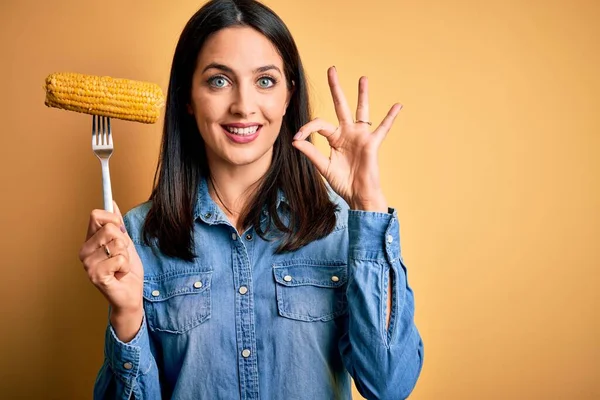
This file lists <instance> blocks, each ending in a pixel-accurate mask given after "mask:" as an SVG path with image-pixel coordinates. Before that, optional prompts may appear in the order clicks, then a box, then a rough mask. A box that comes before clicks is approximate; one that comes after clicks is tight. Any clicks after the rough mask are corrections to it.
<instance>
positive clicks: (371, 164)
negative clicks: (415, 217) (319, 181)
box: [293, 67, 402, 212]
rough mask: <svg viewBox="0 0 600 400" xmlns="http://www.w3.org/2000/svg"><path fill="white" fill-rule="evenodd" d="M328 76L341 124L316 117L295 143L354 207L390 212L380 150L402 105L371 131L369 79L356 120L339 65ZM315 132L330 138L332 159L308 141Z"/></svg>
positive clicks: (360, 85)
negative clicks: (381, 172)
mask: <svg viewBox="0 0 600 400" xmlns="http://www.w3.org/2000/svg"><path fill="white" fill-rule="evenodd" d="M327 76H328V80H329V88H330V89H331V95H332V97H333V103H334V106H335V113H336V115H337V117H338V120H339V126H338V127H335V126H334V125H333V124H331V123H329V122H327V121H323V120H321V119H319V118H317V119H314V120H312V121H310V122H309V123H307V124H306V125H304V126H303V127H302V128H300V131H298V133H297V134H296V136H294V142H293V145H294V147H296V148H297V149H298V150H300V151H301V152H302V153H304V154H305V155H306V157H308V159H309V160H311V161H312V163H313V164H314V165H315V166H316V167H317V169H318V170H319V172H320V173H321V174H322V175H323V176H324V177H325V179H327V181H328V182H329V184H330V185H331V187H332V188H333V190H335V191H336V193H337V194H339V195H340V196H341V197H342V198H344V200H345V201H346V202H347V203H348V205H349V206H350V208H351V209H354V210H365V211H378V212H388V208H387V202H386V200H385V197H384V195H383V192H382V190H381V185H380V182H379V166H378V162H377V152H378V150H379V146H380V145H381V143H382V142H383V139H384V138H385V136H386V134H387V133H388V132H389V130H390V129H391V127H392V124H393V123H394V120H395V119H396V116H397V115H398V113H399V112H400V109H401V108H402V106H401V105H400V104H394V105H393V106H392V108H391V109H390V111H389V112H388V114H387V116H386V117H385V118H384V119H383V121H382V122H381V124H380V125H379V126H378V127H377V129H375V130H374V131H373V132H371V126H370V123H369V94H368V93H369V88H368V81H367V78H366V77H364V76H363V77H362V78H360V80H359V81H358V106H357V108H356V120H353V119H352V114H351V112H350V107H349V106H348V102H347V101H346V97H345V96H344V92H343V91H342V88H341V86H340V84H339V81H338V76H337V71H336V69H335V67H331V68H329V70H328V71H327ZM312 132H318V133H319V134H321V135H322V136H324V137H325V138H326V139H327V142H328V143H329V146H330V147H331V153H330V155H329V158H327V157H325V156H324V155H323V154H321V153H320V152H319V150H317V148H316V147H315V146H314V145H313V144H312V143H310V142H308V141H306V140H305V139H306V138H307V137H308V136H309V135H310V134H311V133H312Z"/></svg>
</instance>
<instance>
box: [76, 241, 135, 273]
mask: <svg viewBox="0 0 600 400" xmlns="http://www.w3.org/2000/svg"><path fill="white" fill-rule="evenodd" d="M118 256H124V257H126V258H129V253H128V251H127V243H126V242H125V241H124V240H122V239H115V240H113V241H111V242H108V243H106V244H103V245H102V246H100V247H98V248H97V249H95V250H94V251H93V252H92V253H91V254H89V255H88V256H87V257H86V258H85V259H84V262H83V264H84V268H85V269H86V270H88V269H93V268H94V266H95V265H98V264H99V263H101V262H103V261H106V260H108V259H111V258H115V257H118Z"/></svg>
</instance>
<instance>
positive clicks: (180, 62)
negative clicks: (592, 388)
mask: <svg viewBox="0 0 600 400" xmlns="http://www.w3.org/2000/svg"><path fill="white" fill-rule="evenodd" d="M328 79H329V85H330V87H331V94H332V96H333V102H334V106H335V111H336V114H337V117H338V119H339V122H338V123H337V124H335V125H334V124H332V123H329V122H326V121H323V120H321V119H313V120H310V111H309V104H308V95H307V88H306V78H305V76H304V70H303V67H302V64H301V62H300V57H299V55H298V50H297V48H296V45H295V43H294V40H293V39H292V36H291V35H290V33H289V31H288V30H287V28H286V26H285V25H284V23H283V22H282V21H281V20H280V19H279V17H277V15H275V13H273V11H271V10H270V9H269V8H267V7H266V6H264V5H262V4H260V3H258V2H256V1H252V0H214V1H211V2H209V3H208V4H206V5H205V6H203V7H202V8H201V9H200V10H199V11H198V12H197V13H196V14H195V15H194V16H193V17H192V18H191V19H190V21H189V22H188V24H187V25H186V27H185V28H184V30H183V32H182V34H181V37H180V39H179V43H178V45H177V48H176V50H175V55H174V58H173V65H172V70H171V77H170V83H169V90H168V99H167V107H166V116H165V125H164V136H163V143H162V149H161V154H160V162H159V166H158V169H157V175H156V182H155V187H154V190H153V192H152V195H151V197H150V200H149V201H148V202H147V203H144V204H142V205H140V206H138V207H136V208H134V209H133V210H131V211H130V212H129V213H127V215H126V216H125V217H124V218H122V217H121V213H120V212H119V209H118V207H117V206H116V205H115V210H116V212H115V213H114V214H113V213H109V212H106V211H102V210H94V211H93V212H92V214H91V218H90V224H89V230H88V233H87V241H86V242H85V244H84V245H83V247H82V249H81V252H80V258H81V260H82V262H83V265H84V267H85V269H86V271H87V273H88V275H89V278H90V280H91V281H92V283H93V284H94V285H95V286H96V287H97V288H98V289H99V290H100V291H101V292H102V294H103V295H104V296H105V297H106V299H107V300H108V302H109V304H110V323H109V325H108V329H107V331H106V343H105V362H104V365H103V366H102V369H101V370H100V373H99V375H98V378H97V381H96V385H95V390H94V395H95V398H107V399H123V400H125V399H130V398H135V399H160V398H164V399H167V398H173V399H311V400H314V399H349V398H351V389H350V387H351V385H350V376H352V377H353V378H354V380H355V382H356V386H357V388H358V390H359V391H360V392H361V393H362V394H363V396H365V397H367V398H369V399H399V398H405V397H407V396H408V395H409V394H410V392H411V390H412V389H413V387H414V385H415V383H416V380H417V378H418V376H419V373H420V371H421V367H422V363H423V344H422V341H421V338H420V335H419V333H418V331H417V328H416V327H415V324H414V318H413V314H414V301H413V294H412V291H411V289H410V288H409V286H408V283H407V279H406V268H405V266H404V264H403V262H402V258H401V255H400V241H399V227H398V220H397V214H396V211H395V210H394V209H392V208H388V205H387V202H386V199H385V198H384V196H383V194H382V191H381V187H380V182H379V172H378V165H377V150H378V148H379V146H380V144H381V142H382V141H383V139H384V137H385V135H386V133H387V132H388V131H389V129H390V128H391V126H392V123H393V121H394V118H395V117H396V115H397V114H398V112H399V110H400V105H398V104H396V105H394V106H393V107H392V108H391V110H390V111H389V113H388V115H387V116H386V118H385V119H384V120H383V122H382V123H381V124H380V125H379V126H371V122H369V121H370V120H369V103H368V84H367V79H366V78H361V80H360V81H359V101H358V109H357V110H356V114H355V115H353V114H352V112H351V111H350V109H349V107H348V104H347V102H346V99H345V97H344V94H343V92H342V89H341V87H340V86H339V83H338V77H337V73H336V70H335V68H334V67H332V68H330V69H329V71H328ZM311 132H318V133H319V134H321V135H323V136H325V137H326V138H327V140H328V142H329V145H330V147H331V155H330V157H329V158H327V157H325V156H323V155H322V154H320V153H319V152H318V151H317V150H316V148H315V147H314V146H313V144H312V143H311V142H310V138H309V135H310V133H311ZM323 177H324V179H323Z"/></svg>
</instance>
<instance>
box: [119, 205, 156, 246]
mask: <svg viewBox="0 0 600 400" xmlns="http://www.w3.org/2000/svg"><path fill="white" fill-rule="evenodd" d="M150 207H152V201H146V202H144V203H141V204H139V205H137V206H135V207H133V208H132V209H131V210H129V211H127V213H126V214H125V215H124V216H123V220H124V221H125V228H126V229H127V233H128V234H129V237H131V240H133V242H134V243H141V242H142V237H143V236H142V230H143V227H144V222H145V221H146V216H147V215H148V212H149V211H150Z"/></svg>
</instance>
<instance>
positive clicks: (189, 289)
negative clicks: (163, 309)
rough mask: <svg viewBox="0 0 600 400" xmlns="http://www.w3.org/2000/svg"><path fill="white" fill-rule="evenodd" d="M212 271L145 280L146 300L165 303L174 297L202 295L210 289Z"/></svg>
mask: <svg viewBox="0 0 600 400" xmlns="http://www.w3.org/2000/svg"><path fill="white" fill-rule="evenodd" d="M211 277H212V271H207V272H188V273H178V274H177V275H171V274H169V275H159V276H156V277H149V278H146V279H144V298H145V299H146V300H148V301H152V302H154V301H164V300H167V299H170V298H171V297H174V296H179V295H184V294H195V293H202V292H204V291H205V290H207V289H208V288H210V282H211Z"/></svg>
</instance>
